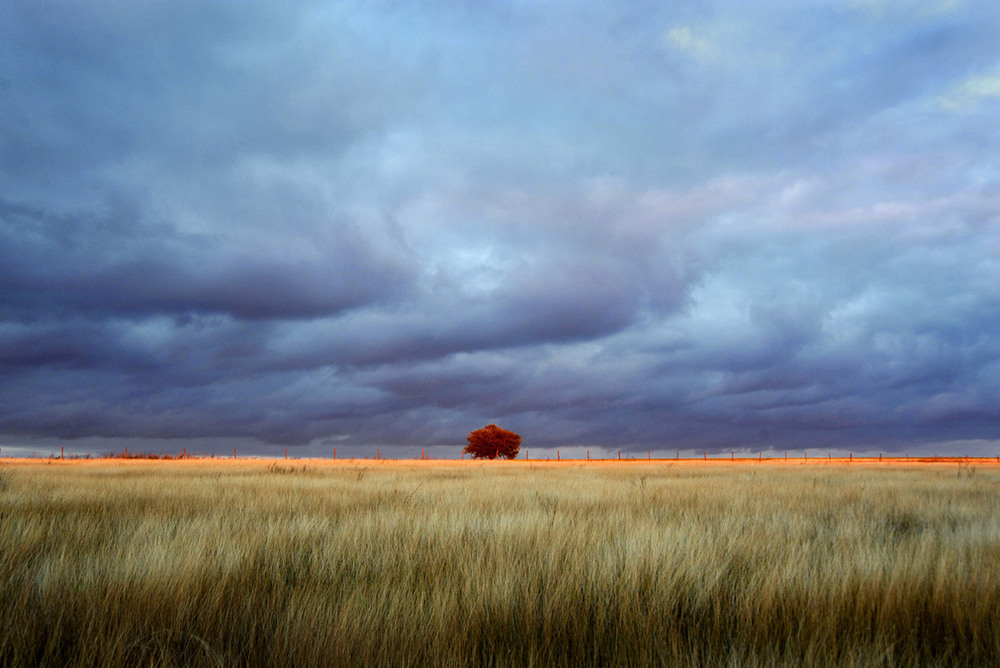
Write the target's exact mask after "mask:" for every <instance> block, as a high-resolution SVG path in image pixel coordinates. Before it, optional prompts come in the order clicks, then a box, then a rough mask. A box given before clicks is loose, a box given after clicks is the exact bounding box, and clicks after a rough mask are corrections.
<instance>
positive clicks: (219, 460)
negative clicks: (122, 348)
mask: <svg viewBox="0 0 1000 668" xmlns="http://www.w3.org/2000/svg"><path fill="white" fill-rule="evenodd" d="M39 464H47V465H59V466H82V467H95V466H108V465H113V466H133V467H143V466H151V467H157V466H159V467H170V466H182V467H190V466H197V467H203V466H218V467H221V468H229V467H233V466H251V467H253V466H261V467H267V466H271V467H277V468H281V467H291V466H298V467H302V466H308V467H334V468H336V467H354V466H358V465H360V464H364V465H366V466H371V465H375V466H386V467H400V466H402V467H416V468H428V467H430V468H433V467H441V466H444V467H490V466H493V467H515V468H516V467H532V466H545V467H552V468H559V467H579V466H595V467H615V466H623V467H628V466H637V465H643V464H647V465H649V464H653V465H668V466H684V467H720V468H725V467H726V466H731V465H733V464H737V465H741V466H747V465H755V464H760V465H768V466H786V465H794V466H803V465H808V466H830V465H834V466H845V467H850V466H886V467H899V466H904V467H905V466H918V467H919V466H934V465H951V466H953V465H956V464H958V465H969V466H982V467H1000V456H997V457H968V456H904V457H888V456H881V457H879V456H865V457H853V456H852V457H821V456H806V457H802V456H799V457H783V456H773V455H772V456H769V457H765V456H757V457H735V456H730V457H723V456H718V455H716V456H709V457H707V458H706V457H652V458H648V457H626V458H622V459H617V458H596V457H593V458H590V459H586V458H568V457H561V458H559V459H555V458H540V459H514V460H476V459H432V458H426V459H403V458H399V459H397V458H386V457H381V458H375V457H370V458H368V457H350V458H344V457H340V458H336V459H335V458H332V457H302V458H298V457H291V458H285V457H266V456H238V457H235V458H234V457H232V456H229V457H225V456H206V455H189V456H187V457H172V458H167V457H142V456H136V457H129V458H118V457H91V458H82V457H66V458H60V457H58V456H55V457H0V466H5V465H7V466H25V465H31V466H37V465H39Z"/></svg>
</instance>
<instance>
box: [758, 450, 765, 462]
mask: <svg viewBox="0 0 1000 668" xmlns="http://www.w3.org/2000/svg"><path fill="white" fill-rule="evenodd" d="M762 459H764V451H763V450H761V451H760V452H758V453H757V461H758V462H759V461H761V460H762Z"/></svg>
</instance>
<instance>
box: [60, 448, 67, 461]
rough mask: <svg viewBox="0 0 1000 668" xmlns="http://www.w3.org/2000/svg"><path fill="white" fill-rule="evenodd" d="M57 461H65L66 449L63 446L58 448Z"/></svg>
mask: <svg viewBox="0 0 1000 668" xmlns="http://www.w3.org/2000/svg"><path fill="white" fill-rule="evenodd" d="M59 459H66V447H65V446H60V447H59Z"/></svg>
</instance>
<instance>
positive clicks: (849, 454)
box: [847, 452, 854, 462]
mask: <svg viewBox="0 0 1000 668" xmlns="http://www.w3.org/2000/svg"><path fill="white" fill-rule="evenodd" d="M847 461H849V462H853V461H854V453H853V452H850V453H848V455H847Z"/></svg>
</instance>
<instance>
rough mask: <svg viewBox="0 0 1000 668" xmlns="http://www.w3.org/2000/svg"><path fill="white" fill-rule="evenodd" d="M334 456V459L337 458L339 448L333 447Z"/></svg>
mask: <svg viewBox="0 0 1000 668" xmlns="http://www.w3.org/2000/svg"><path fill="white" fill-rule="evenodd" d="M333 458H334V459H336V458H337V448H334V449H333Z"/></svg>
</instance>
